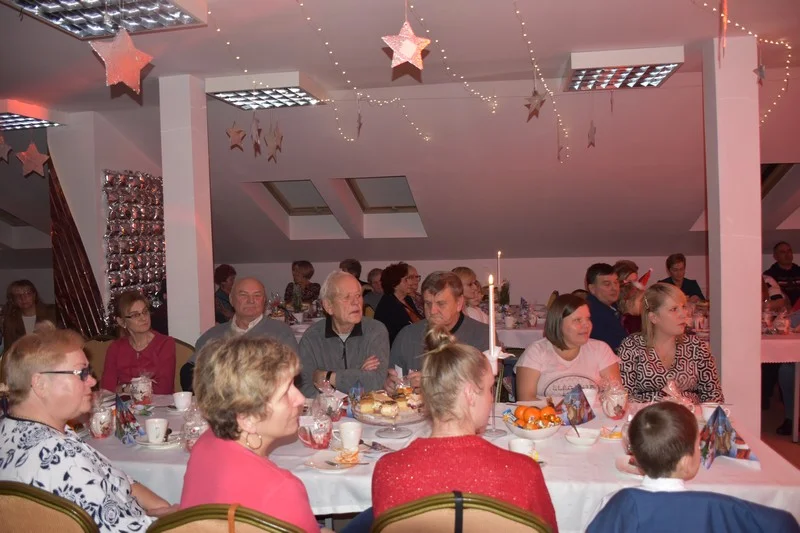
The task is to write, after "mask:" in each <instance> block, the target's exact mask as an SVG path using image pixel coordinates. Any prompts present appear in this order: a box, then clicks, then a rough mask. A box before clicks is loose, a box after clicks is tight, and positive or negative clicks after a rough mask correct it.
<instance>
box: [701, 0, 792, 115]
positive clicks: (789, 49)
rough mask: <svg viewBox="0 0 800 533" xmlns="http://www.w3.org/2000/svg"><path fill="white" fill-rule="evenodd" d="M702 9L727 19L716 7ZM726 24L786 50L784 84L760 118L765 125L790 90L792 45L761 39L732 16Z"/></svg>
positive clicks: (764, 42) (705, 4)
mask: <svg viewBox="0 0 800 533" xmlns="http://www.w3.org/2000/svg"><path fill="white" fill-rule="evenodd" d="M694 3H695V4H696V5H698V6H699V5H700V4H699V3H698V2H694ZM702 7H704V8H706V9H710V10H711V12H712V13H719V16H720V17H722V18H725V13H721V12H719V10H718V9H717V8H716V7H715V6H712V5H709V4H708V2H703V4H702ZM726 22H727V24H728V25H729V26H730V25H732V26H733V27H734V28H738V29H739V30H741V31H743V32H747V35H752V36H753V37H755V38H756V39H758V42H759V43H761V44H765V45H767V44H768V45H771V46H780V47H783V48H784V49H785V50H786V60H785V62H784V68H783V82H782V86H781V89H780V91H779V92H778V94H777V95H776V97H775V98H774V99H772V103H771V104H769V105H768V106H767V108H766V110H764V111H763V112H762V113H761V116H760V117H759V120H760V121H761V124H764V123H765V122H766V120H767V118H769V116H770V115H771V114H772V111H773V110H774V109H775V108H776V107H777V106H778V102H779V100H780V99H781V98H782V97H783V95H784V94H785V93H786V91H787V90H788V89H789V77H790V74H791V72H790V70H791V68H790V67H791V63H792V45H791V44H790V43H788V42H787V41H782V40H777V41H776V40H774V39H765V38H763V37H759V36H758V33H754V31H753V30H752V29H749V30H748V29H747V27H745V25H744V24H740V23H739V22H736V21H735V20H733V19H731V17H730V15H729V16H728V17H727V19H726Z"/></svg>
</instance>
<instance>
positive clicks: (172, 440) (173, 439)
mask: <svg viewBox="0 0 800 533" xmlns="http://www.w3.org/2000/svg"><path fill="white" fill-rule="evenodd" d="M136 444H138V445H139V446H142V447H144V448H149V449H151V450H169V449H171V448H177V447H178V446H180V445H181V436H180V434H176V433H172V434H171V435H170V436H169V437H167V442H159V443H156V444H154V443H152V442H150V441H148V440H147V435H140V436H138V437H136Z"/></svg>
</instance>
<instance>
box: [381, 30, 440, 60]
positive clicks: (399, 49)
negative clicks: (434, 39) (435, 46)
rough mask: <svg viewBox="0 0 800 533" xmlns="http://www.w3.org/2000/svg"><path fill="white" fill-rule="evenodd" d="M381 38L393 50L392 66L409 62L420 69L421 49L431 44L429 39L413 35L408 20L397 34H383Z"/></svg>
mask: <svg viewBox="0 0 800 533" xmlns="http://www.w3.org/2000/svg"><path fill="white" fill-rule="evenodd" d="M382 39H383V42H385V43H386V44H387V45H389V48H391V49H392V52H394V53H393V54H392V68H394V67H396V66H397V65H402V64H403V63H411V64H412V65H414V66H415V67H417V68H418V69H420V70H422V50H424V49H425V47H426V46H428V45H429V44H431V40H430V39H425V38H424V37H417V36H416V35H414V30H413V29H411V24H409V23H408V20H406V21H405V22H404V23H403V27H402V28H400V33H399V34H397V35H385V36H384V37H382Z"/></svg>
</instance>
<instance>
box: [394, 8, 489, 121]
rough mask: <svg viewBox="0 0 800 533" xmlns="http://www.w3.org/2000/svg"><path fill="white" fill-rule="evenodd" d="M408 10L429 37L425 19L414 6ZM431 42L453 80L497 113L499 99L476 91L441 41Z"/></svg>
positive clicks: (433, 40) (434, 40) (432, 40)
mask: <svg viewBox="0 0 800 533" xmlns="http://www.w3.org/2000/svg"><path fill="white" fill-rule="evenodd" d="M408 10H409V11H410V12H411V14H413V15H414V18H416V19H417V23H418V24H419V25H420V26H421V27H422V29H423V30H425V34H426V35H428V36H429V35H430V33H431V30H430V29H429V28H428V26H427V25H426V24H425V18H424V17H421V16H420V15H419V13H417V11H416V10H415V9H414V4H409V6H408ZM431 42H433V44H435V45H437V47H438V48H439V53H440V54H441V55H442V63H443V64H444V68H445V70H446V71H447V73H448V74H450V76H451V77H452V78H453V79H455V80H457V81H460V82H461V84H462V86H463V87H464V90H465V91H467V92H468V93H469V94H471V95H472V96H475V97H476V98H480V99H481V100H483V101H484V102H486V103H487V104H489V108H490V109H491V111H492V113H494V112H495V111H497V106H498V105H499V103H498V101H497V97H496V96H488V95H485V94H483V93H482V92H480V91H479V90H477V89H475V88H474V87H473V86H472V85H470V83H469V82H468V81H467V80H465V79H464V76H462V75H461V74H459V73H458V72H456V70H455V69H454V68H453V67H452V66H451V65H450V63H449V61H448V60H447V52H446V51H445V49H444V47H443V46H442V45H441V44H439V39H431Z"/></svg>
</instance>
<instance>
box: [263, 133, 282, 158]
mask: <svg viewBox="0 0 800 533" xmlns="http://www.w3.org/2000/svg"><path fill="white" fill-rule="evenodd" d="M264 143H265V144H266V145H267V162H269V161H272V162H274V163H275V164H277V163H278V152H279V151H281V152H282V151H283V149H282V145H283V135H282V134H281V132H280V130H277V132H276V130H275V129H274V128H273V127H272V125H271V124H270V127H269V134H267V135H265V136H264Z"/></svg>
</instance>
